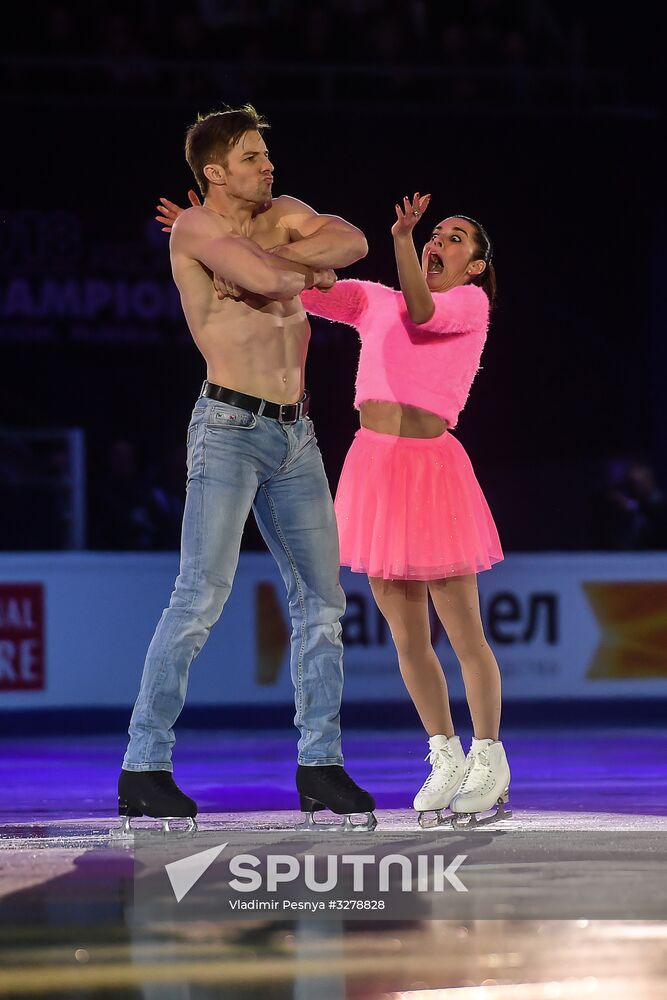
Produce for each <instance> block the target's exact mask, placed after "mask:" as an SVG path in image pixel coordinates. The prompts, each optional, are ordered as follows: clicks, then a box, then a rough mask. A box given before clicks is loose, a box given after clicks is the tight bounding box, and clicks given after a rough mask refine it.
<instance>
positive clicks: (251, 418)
mask: <svg viewBox="0 0 667 1000" xmlns="http://www.w3.org/2000/svg"><path fill="white" fill-rule="evenodd" d="M256 426H257V414H256V413H251V411H250V410H242V409H240V407H238V406H229V405H228V404H227V403H225V404H224V405H222V406H212V407H211V408H210V411H209V413H208V414H207V416H206V427H207V429H208V430H211V429H216V428H222V429H224V430H235V429H236V430H244V431H248V430H252V428H253V427H256Z"/></svg>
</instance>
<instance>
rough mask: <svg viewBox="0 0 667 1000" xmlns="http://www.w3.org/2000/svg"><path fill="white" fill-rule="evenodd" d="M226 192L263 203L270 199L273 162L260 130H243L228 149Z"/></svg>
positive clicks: (246, 199) (233, 196) (234, 196)
mask: <svg viewBox="0 0 667 1000" xmlns="http://www.w3.org/2000/svg"><path fill="white" fill-rule="evenodd" d="M225 176H226V180H227V194H228V195H229V196H230V197H232V198H238V199H240V200H243V201H249V202H252V203H253V204H262V203H263V202H267V201H268V202H270V201H271V185H272V184H273V164H272V163H271V160H270V159H269V151H268V149H267V148H266V143H265V142H264V140H263V139H262V137H261V135H260V134H259V132H244V134H243V135H242V136H241V138H240V139H239V141H238V142H237V143H236V145H235V146H232V148H231V149H230V151H229V155H228V157H227V164H226V166H225Z"/></svg>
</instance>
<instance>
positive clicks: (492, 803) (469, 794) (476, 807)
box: [452, 747, 512, 828]
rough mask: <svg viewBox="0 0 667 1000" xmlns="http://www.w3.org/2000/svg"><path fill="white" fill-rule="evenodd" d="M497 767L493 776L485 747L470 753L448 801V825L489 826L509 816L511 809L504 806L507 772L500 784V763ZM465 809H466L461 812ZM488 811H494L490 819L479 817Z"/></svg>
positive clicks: (507, 785)
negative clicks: (449, 817)
mask: <svg viewBox="0 0 667 1000" xmlns="http://www.w3.org/2000/svg"><path fill="white" fill-rule="evenodd" d="M503 760H504V752H503ZM499 763H500V764H501V770H500V772H497V771H496V770H494V766H493V765H492V764H491V754H490V753H489V748H488V747H481V748H480V749H479V750H477V751H475V752H473V751H472V750H471V751H470V753H469V754H468V757H467V761H466V770H465V774H464V775H463V781H462V782H461V785H460V787H459V790H458V791H457V793H456V795H455V796H454V799H453V800H452V813H453V817H452V825H453V826H454V827H455V828H461V827H465V826H479V825H481V824H483V823H493V822H495V821H496V820H501V819H504V818H506V817H509V816H511V815H512V810H511V808H509V807H508V806H507V803H508V802H509V771H508V773H507V778H506V780H505V781H503V780H502V761H501V762H499ZM505 763H506V762H505ZM499 782H500V784H499ZM466 799H467V800H468V801H467V802H466ZM466 805H467V806H468V807H469V808H468V809H466V808H464V807H465V806H466ZM489 810H494V811H493V813H492V815H488V816H483V817H482V815H481V814H483V813H487V812H488V811H489Z"/></svg>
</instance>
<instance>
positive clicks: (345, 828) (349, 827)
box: [294, 812, 378, 833]
mask: <svg viewBox="0 0 667 1000" xmlns="http://www.w3.org/2000/svg"><path fill="white" fill-rule="evenodd" d="M356 815H359V816H361V815H364V816H365V817H366V819H365V820H364V821H363V822H361V823H353V822H352V816H356ZM377 825H378V821H377V819H376V818H375V813H372V812H368V813H349V814H347V815H345V816H343V821H342V823H318V822H317V820H316V819H315V816H314V814H313V813H312V812H311V813H308V815H307V816H306V818H305V819H304V820H303V822H301V823H297V825H296V826H295V828H294V829H295V830H306V831H307V832H308V833H372V832H373V830H374V829H375V827H376V826H377Z"/></svg>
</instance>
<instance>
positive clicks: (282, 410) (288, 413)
mask: <svg viewBox="0 0 667 1000" xmlns="http://www.w3.org/2000/svg"><path fill="white" fill-rule="evenodd" d="M201 395H202V396H208V398H209V399H217V401H218V402H219V403H229V405H230V406H238V407H240V409H242V410H250V412H251V413H256V414H257V415H258V416H260V417H270V418H271V420H277V421H278V422H279V423H281V424H295V423H296V422H297V420H301V417H305V415H306V414H307V413H308V407H309V404H310V393H308V392H304V394H303V399H301V400H299V402H298V403H271V402H270V401H269V400H268V399H261V398H260V397H259V396H248V395H246V393H245V392H237V391H236V389H225V387H224V385H215V383H214V382H207V381H205V382H204V384H203V386H202V390H201Z"/></svg>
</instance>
